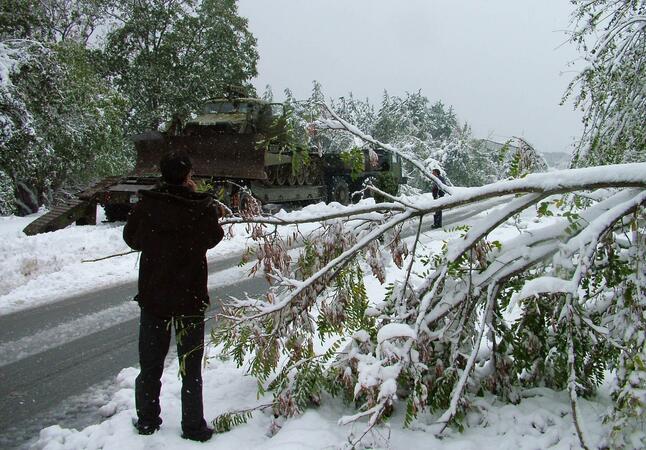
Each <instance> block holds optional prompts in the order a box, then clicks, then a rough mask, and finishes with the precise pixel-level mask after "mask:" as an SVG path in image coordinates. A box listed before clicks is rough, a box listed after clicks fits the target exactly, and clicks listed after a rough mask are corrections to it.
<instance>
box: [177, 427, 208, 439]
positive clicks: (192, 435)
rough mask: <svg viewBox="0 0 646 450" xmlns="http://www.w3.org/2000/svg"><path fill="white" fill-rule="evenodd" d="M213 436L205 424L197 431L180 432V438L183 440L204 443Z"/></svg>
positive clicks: (186, 430)
mask: <svg viewBox="0 0 646 450" xmlns="http://www.w3.org/2000/svg"><path fill="white" fill-rule="evenodd" d="M212 436H213V428H210V427H209V426H207V425H206V424H202V426H200V427H199V428H197V429H185V430H183V431H182V437H183V438H184V439H190V440H191V441H198V442H206V441H208V440H209V439H211V437H212Z"/></svg>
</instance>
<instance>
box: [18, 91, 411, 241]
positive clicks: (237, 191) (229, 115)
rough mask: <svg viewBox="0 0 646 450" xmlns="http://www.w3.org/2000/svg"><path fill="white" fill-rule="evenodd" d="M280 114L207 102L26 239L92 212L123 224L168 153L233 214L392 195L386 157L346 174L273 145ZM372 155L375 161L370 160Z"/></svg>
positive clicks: (239, 101)
mask: <svg viewBox="0 0 646 450" xmlns="http://www.w3.org/2000/svg"><path fill="white" fill-rule="evenodd" d="M285 124H286V121H285V109H284V106H283V105H282V104H280V103H269V102H266V101H263V100H260V99H257V98H245V97H238V98H220V99H213V100H210V101H207V102H206V103H205V105H204V108H203V110H202V111H201V113H200V114H198V115H197V116H196V117H195V118H193V119H190V120H188V121H186V122H185V123H182V122H181V121H180V120H179V119H174V120H173V121H172V122H171V124H170V125H169V126H168V128H167V130H166V131H164V132H159V131H149V132H146V133H143V134H140V135H137V136H134V137H133V138H132V139H133V142H134V146H135V150H136V155H137V159H136V164H135V168H134V170H133V171H132V173H130V174H128V175H126V176H121V177H109V178H105V179H103V180H101V181H100V182H98V183H97V184H95V185H93V186H91V187H89V188H88V189H86V190H84V191H82V192H79V193H78V194H77V195H76V198H74V199H72V200H69V201H67V202H66V203H64V204H62V205H59V206H57V207H56V208H54V209H52V210H51V211H50V212H48V213H47V214H45V215H43V216H41V217H39V218H38V219H36V220H35V221H34V222H32V223H30V224H29V225H28V226H27V227H26V228H25V229H24V232H25V233H26V234H28V235H33V234H37V233H43V232H47V231H53V230H57V229H61V228H64V227H66V226H68V225H70V224H71V223H73V222H76V223H77V224H80V225H86V224H95V223H96V206H97V204H100V205H101V206H103V208H104V209H105V215H106V219H107V220H108V221H119V220H125V219H126V217H127V215H128V212H129V211H130V209H131V208H132V206H133V205H134V204H135V203H136V202H137V201H138V200H139V195H138V192H139V191H141V190H147V189H152V188H154V187H155V186H156V185H157V183H158V182H159V167H158V162H159V160H160V158H161V156H162V155H163V154H164V153H166V152H168V151H170V150H182V151H186V152H187V153H188V155H189V156H190V157H191V160H192V161H193V179H194V180H196V181H197V182H198V184H200V185H201V186H202V187H204V188H205V189H208V190H209V191H210V192H212V193H213V195H214V196H216V197H217V198H218V199H219V200H220V201H222V202H223V203H225V204H227V205H229V206H231V207H232V208H233V209H234V210H236V209H239V208H244V206H245V203H246V202H247V201H249V200H250V197H253V198H255V200H257V201H259V202H260V203H261V204H263V205H269V204H292V205H294V204H296V205H298V204H305V203H312V202H318V201H327V202H332V201H337V202H339V203H342V204H348V203H349V202H350V201H351V198H350V196H351V193H352V192H354V191H356V190H358V189H360V188H361V186H362V184H363V182H364V181H365V180H366V179H367V178H370V177H374V179H376V180H377V184H379V183H380V182H381V186H382V187H383V188H384V189H385V190H386V191H390V193H393V194H394V193H396V191H397V189H398V186H399V184H401V183H403V182H405V180H404V179H403V178H402V169H401V160H400V158H399V157H396V156H394V155H392V154H390V153H388V152H384V151H381V150H379V149H377V150H374V151H373V153H372V157H371V158H370V157H369V156H368V150H365V151H363V152H364V164H363V168H362V170H357V167H356V164H354V166H353V167H349V165H348V164H347V162H344V160H343V158H342V157H341V155H339V154H338V153H326V152H325V149H320V148H317V147H316V146H314V145H313V146H311V147H309V148H290V146H289V144H286V143H285V142H286V141H284V140H282V139H280V136H281V133H284V131H285V130H284V129H283V128H284V126H285ZM375 156H376V157H375Z"/></svg>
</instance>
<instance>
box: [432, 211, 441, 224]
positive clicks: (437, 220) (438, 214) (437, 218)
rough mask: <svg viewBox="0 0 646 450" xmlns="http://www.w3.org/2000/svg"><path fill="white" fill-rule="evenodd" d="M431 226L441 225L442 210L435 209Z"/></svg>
mask: <svg viewBox="0 0 646 450" xmlns="http://www.w3.org/2000/svg"><path fill="white" fill-rule="evenodd" d="M433 226H434V227H435V228H440V227H441V226H442V210H441V209H438V210H437V211H435V214H433Z"/></svg>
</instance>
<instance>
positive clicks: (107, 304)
mask: <svg viewBox="0 0 646 450" xmlns="http://www.w3.org/2000/svg"><path fill="white" fill-rule="evenodd" d="M239 261H240V257H239V256H235V257H230V258H227V259H225V260H220V261H217V262H216V263H214V264H212V265H211V266H210V272H211V273H210V277H209V286H210V295H211V298H212V299H217V298H225V297H228V296H241V295H243V293H244V292H248V293H249V294H258V293H261V292H263V291H264V290H265V289H266V287H267V285H266V282H265V281H264V279H262V278H247V277H246V276H244V271H243V270H242V269H239V268H235V266H236V265H237V263H238V262H239ZM231 267H234V268H233V269H231ZM135 292H136V284H135V283H127V284H123V285H119V286H116V287H112V288H108V289H102V290H99V291H95V292H91V293H88V294H84V295H80V296H77V297H73V298H69V299H66V300H63V301H59V302H56V303H51V304H47V305H44V306H42V307H39V308H35V309H30V310H25V311H21V312H17V313H14V314H9V315H5V316H0V330H1V333H0V448H2V449H9V448H18V447H19V446H20V445H23V444H24V443H25V442H26V441H28V440H29V439H32V438H34V437H37V436H38V432H39V431H40V430H41V429H42V428H43V427H46V426H49V425H52V424H54V423H58V424H61V425H66V426H84V425H87V424H88V423H92V422H96V421H97V413H96V406H93V405H92V404H91V403H92V402H90V403H89V404H88V402H87V398H84V399H82V400H79V401H77V402H76V403H77V404H73V403H74V401H72V402H71V403H72V404H70V401H69V399H70V398H72V399H73V398H74V397H75V396H78V395H79V394H82V393H84V392H87V391H88V389H89V388H91V387H93V386H97V385H101V384H102V383H103V384H106V382H108V383H109V381H111V380H113V379H114V377H115V376H116V375H117V374H118V373H119V371H120V370H121V369H122V368H124V367H129V366H134V365H136V364H137V320H138V319H137V317H138V307H137V305H136V304H135V303H133V302H132V301H131V299H132V297H133V295H134V294H135ZM169 359H170V358H169ZM90 395H91V394H90ZM69 410H71V412H70V411H69ZM87 421H89V422H88V423H86V422H87ZM65 422H67V424H65Z"/></svg>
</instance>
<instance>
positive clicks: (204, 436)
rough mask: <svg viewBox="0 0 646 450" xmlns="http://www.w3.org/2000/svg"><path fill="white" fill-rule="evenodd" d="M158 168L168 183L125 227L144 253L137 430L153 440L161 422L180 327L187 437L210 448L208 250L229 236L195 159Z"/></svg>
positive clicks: (146, 196) (172, 158)
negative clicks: (198, 187)
mask: <svg viewBox="0 0 646 450" xmlns="http://www.w3.org/2000/svg"><path fill="white" fill-rule="evenodd" d="M159 167H160V170H161V173H162V181H163V183H162V184H161V185H160V186H159V187H157V188H155V189H152V190H150V191H140V192H139V195H140V197H141V200H140V201H139V202H138V203H137V204H136V205H135V207H134V208H133V210H132V212H131V213H130V215H129V216H128V221H127V223H126V226H125V227H124V229H123V238H124V240H125V241H126V243H127V244H128V245H129V246H130V247H132V248H133V249H135V250H140V251H141V259H140V264H139V281H138V294H137V297H135V299H136V300H137V302H138V303H139V306H140V307H141V319H140V322H139V364H140V366H141V372H140V373H139V376H138V377H137V379H136V382H135V403H136V407H137V417H138V420H137V422H136V424H135V427H136V428H137V430H138V431H139V434H145V435H147V434H152V433H154V432H155V431H157V430H158V429H159V427H160V425H161V423H162V419H161V417H160V413H161V408H160V405H159V393H160V390H161V376H162V372H163V370H164V359H165V358H166V354H167V353H168V347H169V345H170V336H171V329H172V328H174V329H175V340H176V341H177V354H178V356H179V361H180V368H181V375H182V437H183V438H185V439H191V440H195V441H201V442H204V441H207V440H209V439H210V438H211V436H212V435H213V429H211V428H210V427H208V426H207V424H206V421H205V420H204V412H203V404H202V357H203V355H204V312H205V311H206V308H207V307H208V305H209V294H208V290H207V277H208V271H207V262H206V251H207V250H208V249H209V248H212V247H214V246H215V245H216V244H217V243H218V242H220V240H222V237H223V235H224V232H223V230H222V227H221V226H220V224H219V223H218V208H217V206H216V205H215V203H214V201H213V198H212V197H211V196H209V195H208V194H205V193H198V192H195V183H194V182H193V180H192V179H191V175H192V164H191V160H190V159H189V158H188V156H187V155H186V154H183V153H175V152H171V153H169V154H167V155H165V156H164V157H163V158H162V160H161V161H160V163H159Z"/></svg>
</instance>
